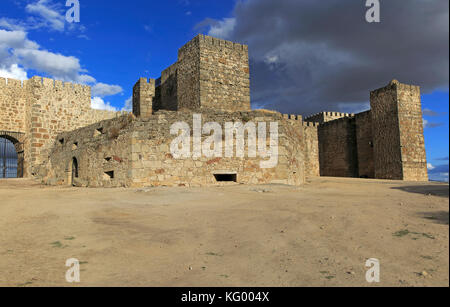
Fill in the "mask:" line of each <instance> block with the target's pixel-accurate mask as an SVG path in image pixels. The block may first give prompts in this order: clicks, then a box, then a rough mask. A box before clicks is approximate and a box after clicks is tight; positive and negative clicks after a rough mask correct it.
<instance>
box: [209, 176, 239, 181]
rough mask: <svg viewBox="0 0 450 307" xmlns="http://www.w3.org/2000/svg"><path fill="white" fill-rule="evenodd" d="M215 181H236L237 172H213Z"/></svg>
mask: <svg viewBox="0 0 450 307" xmlns="http://www.w3.org/2000/svg"><path fill="white" fill-rule="evenodd" d="M214 177H215V178H216V181H217V182H237V174H214Z"/></svg>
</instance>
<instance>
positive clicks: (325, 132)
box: [318, 117, 358, 177]
mask: <svg viewBox="0 0 450 307" xmlns="http://www.w3.org/2000/svg"><path fill="white" fill-rule="evenodd" d="M355 126H356V125H355V119H354V118H349V117H345V118H341V119H337V120H334V121H330V122H327V123H324V124H322V125H320V126H319V128H318V135H319V163H320V175H321V176H331V177H358V156H357V146H356V131H355V129H356V127H355Z"/></svg>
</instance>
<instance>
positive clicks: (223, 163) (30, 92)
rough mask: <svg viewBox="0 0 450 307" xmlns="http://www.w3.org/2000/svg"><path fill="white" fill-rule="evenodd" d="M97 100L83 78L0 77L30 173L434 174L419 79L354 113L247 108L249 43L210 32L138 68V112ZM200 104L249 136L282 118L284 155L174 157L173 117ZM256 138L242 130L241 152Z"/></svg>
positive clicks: (191, 178) (292, 179)
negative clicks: (145, 73) (172, 57)
mask: <svg viewBox="0 0 450 307" xmlns="http://www.w3.org/2000/svg"><path fill="white" fill-rule="evenodd" d="M90 100H91V92H90V88H89V87H88V86H82V85H76V84H70V83H63V82H61V81H54V80H51V79H46V78H41V77H33V78H31V79H30V80H27V81H25V82H23V83H21V82H20V81H16V80H5V79H3V78H0V132H1V133H2V134H1V133H0V137H6V138H8V139H9V140H12V141H13V143H14V144H15V145H16V149H17V152H18V156H19V157H20V158H19V162H18V163H19V165H20V166H21V167H22V168H23V176H24V177H35V178H40V179H42V180H43V181H44V182H45V183H48V184H60V185H77V186H85V187H101V186H103V187H119V186H124V187H145V186H162V185H164V186H205V185H214V184H217V183H219V182H221V181H233V182H237V183H242V184H267V183H282V184H290V185H300V184H302V183H304V182H305V178H306V177H313V176H340V177H361V178H378V179H397V180H409V181H426V180H428V176H427V167H426V165H427V163H426V155H425V145H424V137H423V122H422V110H421V102H420V88H419V87H417V86H410V85H405V84H401V83H399V82H398V81H395V80H394V81H392V82H391V83H390V84H389V85H387V86H386V87H384V88H381V89H378V90H375V91H373V92H371V94H370V102H371V110H369V111H366V112H363V113H359V114H347V113H339V112H322V113H318V114H315V115H312V116H309V117H306V118H305V119H303V117H302V116H301V115H283V114H280V113H278V112H274V111H268V110H253V111H252V110H251V108H250V73H249V58H248V47H247V46H245V45H241V44H237V43H233V42H229V41H224V40H220V39H216V38H213V37H209V36H205V35H199V36H197V37H195V38H194V39H193V40H192V41H190V42H188V43H187V44H186V45H185V46H183V47H182V48H180V50H179V51H178V60H177V62H176V63H174V64H173V65H171V66H170V67H168V68H167V69H165V70H164V71H163V72H162V73H161V77H160V78H158V79H157V80H155V79H148V78H140V79H139V80H138V82H137V83H136V85H135V86H134V88H133V112H132V113H127V112H109V111H98V110H92V109H91V108H90ZM198 116H201V118H202V121H203V123H215V124H217V125H219V126H221V127H222V126H224V125H226V123H232V124H235V125H239V124H242V126H241V128H236V129H235V130H234V131H232V132H233V133H235V134H236V135H237V134H239V133H242V134H243V135H245V136H248V135H249V134H251V133H252V131H253V132H254V131H255V130H254V129H255V127H259V124H261V123H267V125H269V123H276V124H277V127H278V134H279V135H278V154H279V155H278V163H277V164H276V166H274V167H272V168H261V167H260V165H261V162H263V161H265V160H266V159H267V158H265V157H261V156H256V157H255V156H250V155H249V154H246V155H244V156H233V157H226V155H223V152H224V151H226V150H227V149H228V150H230V149H232V150H234V149H235V147H234V145H233V147H232V148H230V147H229V145H226V146H225V148H222V149H221V150H222V153H221V154H220V155H217V156H213V157H209V158H207V157H203V156H200V157H198V156H195V155H192V156H189V157H185V158H184V159H179V158H178V159H177V158H175V157H174V156H173V155H172V153H171V150H170V146H171V144H172V142H173V141H174V140H175V139H176V138H177V136H176V135H173V134H172V133H171V127H172V125H173V124H174V123H178V122H184V123H187V124H188V125H191V126H192V125H193V124H194V123H193V118H196V117H198ZM239 129H242V130H239ZM190 133H191V134H190V140H191V143H190V144H189V146H190V148H194V147H195V146H196V145H195V144H194V138H195V136H194V135H193V134H192V133H193V132H192V131H191V132H190ZM223 133H224V134H223V136H222V138H225V137H224V135H226V133H227V132H226V131H223ZM258 133H259V131H258ZM266 134H267V136H268V137H269V135H270V131H269V128H268V126H267V131H266ZM211 137H212V136H210V135H209V134H208V133H206V134H202V136H201V137H200V141H205V140H209V139H210V138H211ZM197 141H198V140H197ZM267 142H268V143H267ZM267 142H266V144H265V145H266V146H269V145H270V141H267ZM235 145H236V146H237V144H235ZM259 145H260V144H259ZM227 146H228V147H227ZM251 146H252V143H251V142H250V141H249V140H247V141H246V142H245V153H248V152H249V151H248V150H249V148H250V147H251ZM261 146H262V145H261ZM210 149H211V148H210ZM19 154H20V155H19ZM216 154H217V153H216Z"/></svg>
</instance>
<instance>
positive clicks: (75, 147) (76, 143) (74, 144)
mask: <svg viewBox="0 0 450 307" xmlns="http://www.w3.org/2000/svg"><path fill="white" fill-rule="evenodd" d="M77 148H78V142H75V143H73V145H72V150H75V149H77Z"/></svg>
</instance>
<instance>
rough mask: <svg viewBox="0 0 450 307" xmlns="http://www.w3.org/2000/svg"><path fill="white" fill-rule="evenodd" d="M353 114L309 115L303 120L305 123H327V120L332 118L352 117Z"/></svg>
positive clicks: (323, 113) (327, 113) (325, 113)
mask: <svg viewBox="0 0 450 307" xmlns="http://www.w3.org/2000/svg"><path fill="white" fill-rule="evenodd" d="M354 116H355V114H353V113H341V112H320V113H316V114H313V115H310V116H308V117H306V118H305V121H319V120H323V121H324V122H326V121H328V120H327V118H328V119H332V118H335V119H336V118H341V117H354Z"/></svg>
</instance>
